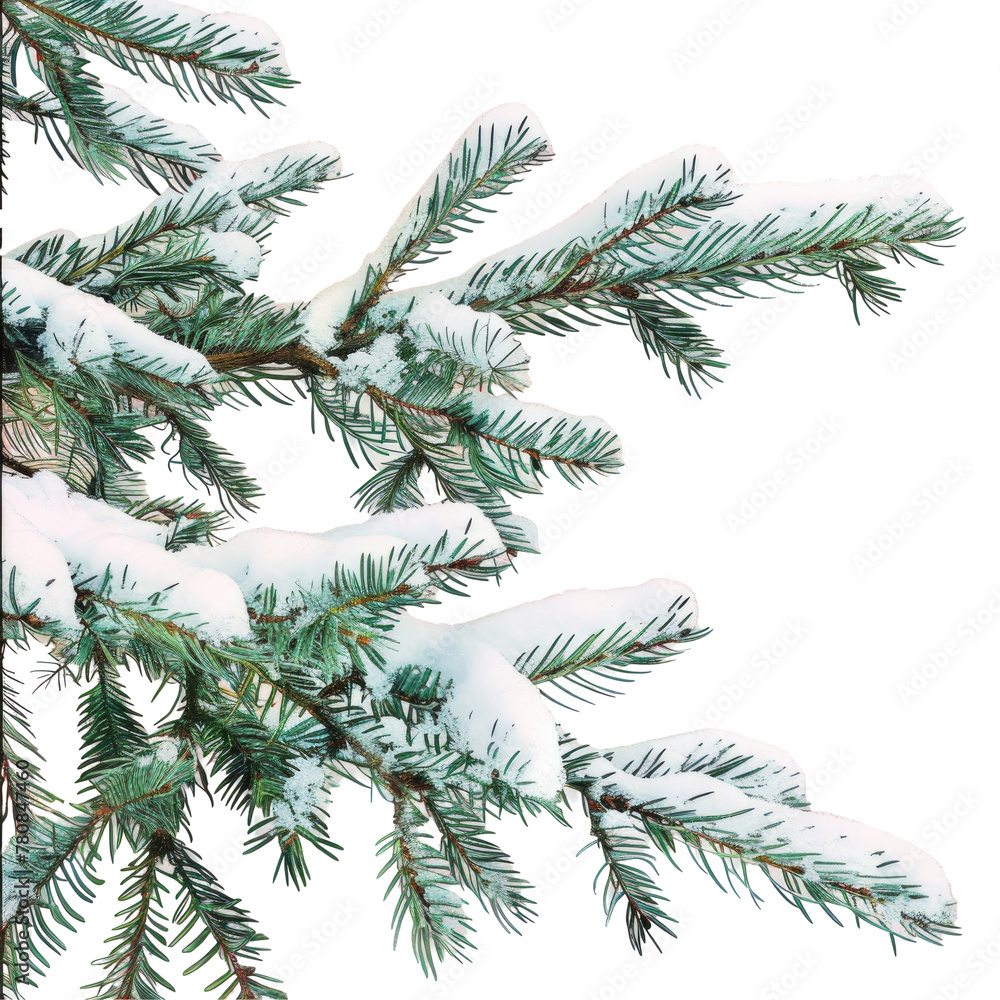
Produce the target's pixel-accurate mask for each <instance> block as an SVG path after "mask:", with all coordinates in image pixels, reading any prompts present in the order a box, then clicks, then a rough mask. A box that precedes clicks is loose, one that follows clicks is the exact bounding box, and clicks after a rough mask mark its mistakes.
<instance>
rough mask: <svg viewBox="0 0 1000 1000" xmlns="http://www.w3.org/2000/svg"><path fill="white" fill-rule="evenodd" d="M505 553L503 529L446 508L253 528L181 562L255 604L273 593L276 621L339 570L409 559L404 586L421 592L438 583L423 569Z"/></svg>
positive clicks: (472, 512) (193, 549)
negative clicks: (322, 528)
mask: <svg viewBox="0 0 1000 1000" xmlns="http://www.w3.org/2000/svg"><path fill="white" fill-rule="evenodd" d="M502 549H503V545H502V543H501V542H500V540H499V536H498V535H497V532H496V529H495V528H494V527H493V525H492V524H491V523H490V522H489V520H488V519H487V518H486V517H485V515H483V514H482V513H481V512H480V511H479V510H478V508H476V507H473V506H472V505H471V504H453V503H442V504H434V505H430V506H427V507H421V508H415V509H413V510H406V511H398V512H393V513H391V514H379V515H376V516H375V517H372V518H369V519H368V520H367V521H363V522H361V523H360V524H353V525H345V526H343V527H340V528H333V529H331V530H330V531H326V532H316V533H312V532H304V531H283V530H281V529H278V528H252V529H250V530H249V531H242V532H239V533H238V534H236V535H234V536H233V537H232V538H231V539H229V540H228V541H226V542H223V543H222V544H221V545H216V546H213V547H207V546H190V547H188V548H186V549H183V550H182V551H181V552H179V553H178V558H179V559H181V560H182V561H184V562H185V563H186V564H187V565H190V566H199V567H203V568H211V569H213V570H216V571H218V572H220V573H224V574H225V575H226V576H228V577H229V578H230V579H232V580H235V581H236V583H237V584H238V585H239V586H240V588H241V589H242V592H243V594H244V596H245V598H246V599H247V600H248V601H249V600H253V599H254V598H255V597H257V596H259V594H260V593H261V591H262V590H264V589H265V588H268V587H273V588H274V589H275V592H276V593H277V597H278V604H277V607H276V609H275V613H276V614H287V613H288V612H290V611H292V610H293V608H295V607H296V606H298V603H299V602H300V601H301V598H302V594H303V592H305V593H308V592H311V591H314V590H315V589H316V588H318V587H319V586H320V585H321V583H322V581H324V580H326V581H332V580H333V579H334V576H335V573H336V572H337V571H338V569H339V570H341V571H344V570H347V571H351V572H358V571H359V570H360V569H361V568H362V567H363V566H364V565H365V564H366V563H367V562H368V561H369V560H372V561H374V563H375V564H376V565H378V563H379V562H380V561H381V562H382V563H383V564H388V563H389V562H392V561H396V562H398V561H399V560H401V559H402V558H404V557H405V556H406V555H407V553H409V554H410V555H411V565H410V567H409V571H408V573H407V575H406V579H405V582H407V583H408V584H409V585H410V586H411V587H413V588H420V587H424V586H427V585H429V584H430V582H431V581H430V579H429V578H428V576H427V574H426V573H425V572H424V570H423V568H422V567H421V566H420V565H419V563H420V562H421V561H425V560H426V561H431V560H432V559H433V560H435V561H448V559H449V558H450V557H451V556H453V555H454V554H455V553H457V554H458V555H457V556H455V557H468V556H470V555H476V556H486V555H490V554H496V553H498V552H500V551H502ZM412 557H415V561H414V558H412Z"/></svg>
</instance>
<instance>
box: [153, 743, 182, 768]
mask: <svg viewBox="0 0 1000 1000" xmlns="http://www.w3.org/2000/svg"><path fill="white" fill-rule="evenodd" d="M180 751H181V741H180V740H160V741H159V742H158V743H157V744H156V759H157V760H158V761H161V762H162V763H164V764H174V763H176V761H177V758H178V757H179V756H180Z"/></svg>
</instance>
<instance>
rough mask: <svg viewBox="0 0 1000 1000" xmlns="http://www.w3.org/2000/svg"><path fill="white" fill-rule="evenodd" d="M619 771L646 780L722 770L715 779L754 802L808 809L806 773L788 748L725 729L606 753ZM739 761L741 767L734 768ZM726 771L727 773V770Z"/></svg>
mask: <svg viewBox="0 0 1000 1000" xmlns="http://www.w3.org/2000/svg"><path fill="white" fill-rule="evenodd" d="M604 756H605V757H607V759H608V760H610V761H611V762H612V763H613V764H614V765H615V766H616V767H619V768H621V769H622V770H623V771H628V772H629V773H630V774H635V775H639V776H640V777H643V778H653V777H657V776H660V775H665V774H668V773H670V772H677V771H701V772H708V773H710V772H712V771H717V772H721V773H716V774H715V775H713V777H717V778H719V780H720V781H725V782H728V783H729V784H731V785H735V786H736V787H737V788H739V789H740V790H742V791H744V792H746V793H747V795H752V796H754V798H763V799H768V800H769V801H771V802H780V803H782V804H784V805H804V804H805V798H806V780H805V775H804V774H803V773H802V769H801V768H800V767H799V765H798V764H797V763H796V762H795V761H794V760H793V759H792V757H790V756H789V755H788V754H787V753H785V751H784V750H781V749H779V748H778V747H775V746H771V745H770V744H769V743H762V742H760V741H759V740H751V739H748V738H747V737H745V736H741V735H739V734H738V733H731V732H728V731H726V730H724V729H699V730H696V731H695V732H692V733H678V734H676V735H674V736H665V737H663V738H662V739H658V740H646V741H645V742H643V743H633V744H630V745H629V746H621V747H612V748H611V749H609V750H606V751H605V752H604ZM736 761H739V763H738V764H736V766H735V767H734V766H732V764H733V763H734V762H736ZM723 768H725V770H723Z"/></svg>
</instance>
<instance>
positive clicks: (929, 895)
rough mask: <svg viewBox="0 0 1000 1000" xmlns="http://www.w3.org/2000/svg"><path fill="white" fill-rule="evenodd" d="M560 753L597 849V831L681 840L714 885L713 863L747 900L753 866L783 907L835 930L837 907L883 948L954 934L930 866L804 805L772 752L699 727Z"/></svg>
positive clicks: (789, 772)
mask: <svg viewBox="0 0 1000 1000" xmlns="http://www.w3.org/2000/svg"><path fill="white" fill-rule="evenodd" d="M563 748H564V753H565V758H566V768H567V772H568V775H569V778H568V783H569V785H570V786H571V787H573V788H575V789H576V790H578V791H579V792H581V794H582V795H583V798H584V802H585V805H586V808H587V812H588V814H589V815H590V818H591V822H592V825H593V829H594V831H595V836H596V837H597V839H598V842H599V843H601V842H602V834H601V831H602V830H607V831H612V833H616V832H618V831H620V830H622V829H625V830H628V831H630V832H629V836H630V837H632V838H641V841H640V842H642V841H644V849H647V848H648V847H655V848H656V849H657V850H659V851H661V852H662V853H664V854H666V855H667V856H668V857H670V858H671V860H673V855H674V854H675V853H676V852H677V850H678V847H680V846H681V845H683V846H685V847H687V849H688V850H689V852H690V853H691V856H692V858H693V859H694V861H695V863H696V864H698V866H699V867H701V868H703V869H704V870H705V871H707V872H708V873H709V874H710V875H711V876H712V878H714V879H715V880H716V882H718V884H719V885H720V887H721V885H722V883H721V882H720V881H719V879H718V877H717V875H716V873H715V872H714V871H713V869H712V859H713V858H714V859H716V863H717V865H718V867H721V869H722V872H723V874H724V876H725V878H726V880H727V882H728V884H729V886H730V887H731V888H732V889H733V891H734V892H735V891H736V885H735V884H734V880H735V883H736V884H739V885H742V886H743V887H744V888H745V889H747V890H748V891H749V892H750V894H751V896H754V897H755V896H756V893H755V891H754V889H753V888H752V885H751V881H750V868H758V869H760V870H761V871H763V872H764V873H765V875H766V877H767V878H768V879H769V880H770V882H771V883H772V884H773V885H774V887H775V888H776V889H777V890H778V892H779V894H780V895H781V896H782V898H784V899H786V900H787V901H788V902H790V903H791V904H792V905H794V906H797V907H799V908H800V909H803V908H804V904H810V903H811V904H816V905H817V906H819V907H820V908H821V909H822V910H824V911H825V912H826V913H827V915H828V916H830V917H831V918H832V919H833V920H834V921H836V922H838V923H839V920H838V918H837V916H836V912H835V910H833V909H831V907H842V908H845V909H847V910H848V911H850V912H851V913H852V914H854V915H855V916H856V917H857V918H858V919H859V921H864V922H865V923H869V924H872V925H873V926H876V927H879V928H881V929H883V930H886V931H888V932H889V933H890V935H892V937H893V940H894V941H895V938H900V939H902V940H909V941H913V940H918V939H919V940H925V941H930V942H933V943H940V941H941V938H942V936H943V935H947V934H953V933H955V927H954V918H955V908H956V904H955V900H954V897H953V896H952V893H951V887H950V885H949V884H948V880H947V879H946V878H945V875H944V872H943V871H942V870H941V868H940V866H939V865H938V864H937V863H936V862H935V861H934V860H933V859H931V858H929V857H928V856H927V855H926V854H925V853H924V852H923V851H922V850H920V849H919V848H917V847H916V846H914V845H913V844H908V843H906V842H905V841H902V840H900V839H899V838H897V837H894V836H892V835H891V834H888V833H883V832H882V831H880V830H873V829H871V828H869V827H866V826H863V825H862V824H860V823H856V822H854V821H852V820H847V819H843V818H841V817H840V816H833V815H831V814H829V813H822V812H814V811H812V810H810V809H809V808H808V807H807V805H806V803H805V800H804V794H805V785H804V781H803V779H802V776H801V772H800V771H799V769H798V767H797V766H796V765H795V763H794V761H792V760H791V759H790V758H789V757H788V756H787V755H786V754H784V753H783V752H782V751H777V750H775V748H774V747H769V746H767V745H766V744H760V743H752V742H751V741H748V740H746V739H744V738H743V737H740V736H737V735H735V734H732V733H725V732H720V731H717V730H703V731H700V732H694V733H685V734H682V735H680V736H673V737H668V738H667V739H665V740H651V741H649V742H646V743H642V744H637V745H635V746H628V747H617V748H615V749H613V750H610V751H606V752H604V753H603V754H602V753H601V752H600V751H595V750H592V749H591V748H588V747H587V746H586V745H584V744H581V743H578V742H577V741H576V740H574V739H573V738H572V737H570V736H568V735H565V736H564V737H563ZM607 853H609V851H608V850H607V849H606V854H607ZM607 863H608V864H609V865H611V864H613V858H611V859H610V860H608V862H607ZM609 877H613V871H612V872H611V875H609ZM618 891H623V890H621V889H620V888H619V890H618ZM626 895H627V894H626ZM629 905H632V901H631V900H630V901H629ZM650 920H652V917H650ZM653 922H655V921H653Z"/></svg>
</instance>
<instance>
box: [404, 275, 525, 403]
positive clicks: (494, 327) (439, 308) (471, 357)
mask: <svg viewBox="0 0 1000 1000" xmlns="http://www.w3.org/2000/svg"><path fill="white" fill-rule="evenodd" d="M406 324H407V326H408V327H409V328H410V330H411V331H412V332H413V333H414V334H415V335H416V338H417V339H416V343H417V345H418V347H421V348H423V349H424V350H425V351H440V352H444V353H446V354H448V355H451V356H452V357H454V358H455V359H456V360H458V361H459V362H461V364H462V365H463V367H465V368H466V369H467V370H468V371H470V372H471V373H473V376H474V377H477V378H478V381H479V383H480V384H481V385H483V386H484V387H485V388H487V389H489V388H491V387H492V385H493V383H494V382H496V383H497V384H498V385H500V387H501V388H503V389H506V390H508V391H514V390H518V389H525V388H527V387H528V386H529V385H530V384H531V379H530V378H529V376H528V354H527V352H526V351H525V349H524V347H523V346H522V345H521V342H520V340H519V339H518V337H517V335H516V334H515V333H514V331H513V330H512V329H511V327H510V325H509V324H508V323H507V322H506V321H505V320H504V319H502V318H501V317H500V316H498V315H497V314H496V313H483V312H477V311H476V310H475V309H473V308H471V307H470V306H465V305H455V304H454V303H453V302H450V301H449V300H448V299H447V298H445V296H444V295H442V294H441V293H440V292H428V293H427V294H426V295H422V296H420V297H418V298H417V299H416V300H415V303H414V305H413V308H412V309H410V311H409V312H408V314H407V315H406Z"/></svg>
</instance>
